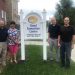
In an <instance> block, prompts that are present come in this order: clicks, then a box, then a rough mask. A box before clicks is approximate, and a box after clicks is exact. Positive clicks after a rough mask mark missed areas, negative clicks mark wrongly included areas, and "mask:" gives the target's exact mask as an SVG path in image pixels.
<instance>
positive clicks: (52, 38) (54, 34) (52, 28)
mask: <svg viewBox="0 0 75 75" xmlns="http://www.w3.org/2000/svg"><path fill="white" fill-rule="evenodd" d="M59 30H60V27H59V25H58V24H57V23H56V18H55V17H53V18H51V25H49V28H48V43H49V45H50V60H53V48H55V50H56V62H59V54H60V53H59V49H58V34H59Z"/></svg>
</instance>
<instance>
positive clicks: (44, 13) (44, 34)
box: [42, 9, 47, 60]
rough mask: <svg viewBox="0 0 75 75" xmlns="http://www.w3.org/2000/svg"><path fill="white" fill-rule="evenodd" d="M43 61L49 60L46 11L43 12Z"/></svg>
mask: <svg viewBox="0 0 75 75" xmlns="http://www.w3.org/2000/svg"><path fill="white" fill-rule="evenodd" d="M42 13H43V60H47V42H46V11H45V9H44V10H43V12H42Z"/></svg>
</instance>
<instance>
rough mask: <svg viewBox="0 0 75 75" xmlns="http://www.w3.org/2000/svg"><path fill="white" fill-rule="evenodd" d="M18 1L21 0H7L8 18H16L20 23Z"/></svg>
mask: <svg viewBox="0 0 75 75" xmlns="http://www.w3.org/2000/svg"><path fill="white" fill-rule="evenodd" d="M18 1H19V0H6V11H7V20H8V21H11V20H14V21H15V22H17V23H18V19H19V18H18Z"/></svg>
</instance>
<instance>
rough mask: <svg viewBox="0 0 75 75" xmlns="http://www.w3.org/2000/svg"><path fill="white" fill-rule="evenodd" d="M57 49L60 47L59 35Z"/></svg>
mask: <svg viewBox="0 0 75 75" xmlns="http://www.w3.org/2000/svg"><path fill="white" fill-rule="evenodd" d="M58 47H60V35H58Z"/></svg>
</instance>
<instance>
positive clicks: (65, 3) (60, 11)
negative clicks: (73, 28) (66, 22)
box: [55, 0, 75, 25]
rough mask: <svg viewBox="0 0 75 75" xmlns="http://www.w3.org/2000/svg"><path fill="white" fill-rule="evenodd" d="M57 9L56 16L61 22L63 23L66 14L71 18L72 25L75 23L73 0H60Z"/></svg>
mask: <svg viewBox="0 0 75 75" xmlns="http://www.w3.org/2000/svg"><path fill="white" fill-rule="evenodd" d="M56 10H57V11H56V13H55V16H56V18H57V19H58V22H59V23H60V24H62V23H63V18H64V17H66V16H67V17H69V18H70V20H71V22H70V23H71V24H72V25H74V24H75V7H73V1H72V0H60V2H59V3H58V4H57V6H56Z"/></svg>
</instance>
